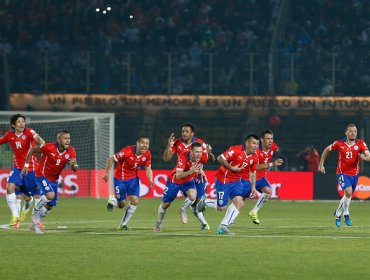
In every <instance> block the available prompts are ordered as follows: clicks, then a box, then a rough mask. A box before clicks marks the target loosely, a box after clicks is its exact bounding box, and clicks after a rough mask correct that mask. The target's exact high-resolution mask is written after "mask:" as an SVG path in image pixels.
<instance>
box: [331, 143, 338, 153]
mask: <svg viewBox="0 0 370 280" xmlns="http://www.w3.org/2000/svg"><path fill="white" fill-rule="evenodd" d="M337 150H339V141H334V142H333V143H332V144H331V145H330V151H337Z"/></svg>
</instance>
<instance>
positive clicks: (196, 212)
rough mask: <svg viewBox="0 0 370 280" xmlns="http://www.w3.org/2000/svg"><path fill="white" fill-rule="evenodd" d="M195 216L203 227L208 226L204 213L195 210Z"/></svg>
mask: <svg viewBox="0 0 370 280" xmlns="http://www.w3.org/2000/svg"><path fill="white" fill-rule="evenodd" d="M194 214H195V216H196V217H197V219H198V220H199V222H200V223H201V224H202V225H207V224H208V223H207V221H206V219H205V218H204V215H203V213H202V212H198V211H197V210H195V212H194Z"/></svg>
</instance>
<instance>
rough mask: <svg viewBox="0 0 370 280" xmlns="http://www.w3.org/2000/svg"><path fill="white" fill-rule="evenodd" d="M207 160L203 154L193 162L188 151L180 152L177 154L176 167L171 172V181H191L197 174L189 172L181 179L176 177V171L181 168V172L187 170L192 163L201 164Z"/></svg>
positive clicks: (181, 182) (179, 182)
mask: <svg viewBox="0 0 370 280" xmlns="http://www.w3.org/2000/svg"><path fill="white" fill-rule="evenodd" d="M206 161H207V159H206V158H205V157H204V155H203V156H202V157H201V159H200V160H199V162H193V161H192V160H191V158H190V152H185V153H182V154H180V155H179V156H178V159H177V163H176V167H175V168H174V170H173V171H172V172H171V175H170V178H171V181H172V182H173V183H176V184H183V183H185V182H188V181H191V180H193V179H194V178H195V176H196V175H197V174H190V175H188V176H186V177H185V178H182V179H177V178H176V171H177V170H182V171H183V172H187V171H189V170H190V169H191V168H192V167H193V166H194V165H196V164H200V165H202V166H203V164H204V163H205V162H206Z"/></svg>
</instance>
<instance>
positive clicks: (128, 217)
mask: <svg viewBox="0 0 370 280" xmlns="http://www.w3.org/2000/svg"><path fill="white" fill-rule="evenodd" d="M136 208H137V206H136V205H132V204H129V205H128V206H127V209H126V212H125V215H124V216H123V218H122V221H121V225H123V226H125V225H127V223H128V222H129V221H130V220H131V218H132V215H134V213H135V211H136Z"/></svg>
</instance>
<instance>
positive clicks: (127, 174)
mask: <svg viewBox="0 0 370 280" xmlns="http://www.w3.org/2000/svg"><path fill="white" fill-rule="evenodd" d="M121 152H122V153H123V155H122V157H120V156H119V153H117V154H116V158H117V160H118V162H117V166H116V172H115V177H116V178H118V179H121V180H127V179H131V178H133V177H136V176H137V170H138V168H139V167H140V166H142V165H145V164H146V163H147V161H148V160H150V157H151V154H150V151H146V152H145V153H144V154H140V155H136V146H128V147H126V148H124V149H123V150H122V151H121Z"/></svg>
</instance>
